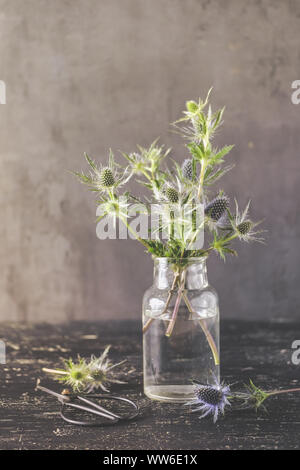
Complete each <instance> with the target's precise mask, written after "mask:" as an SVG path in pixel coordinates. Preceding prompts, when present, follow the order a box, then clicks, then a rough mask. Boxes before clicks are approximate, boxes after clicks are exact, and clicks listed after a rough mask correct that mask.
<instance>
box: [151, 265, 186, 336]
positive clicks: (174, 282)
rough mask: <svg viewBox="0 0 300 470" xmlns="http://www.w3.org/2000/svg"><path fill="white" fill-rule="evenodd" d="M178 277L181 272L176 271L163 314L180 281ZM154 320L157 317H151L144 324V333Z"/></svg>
mask: <svg viewBox="0 0 300 470" xmlns="http://www.w3.org/2000/svg"><path fill="white" fill-rule="evenodd" d="M178 278H179V273H178V272H177V273H175V275H174V279H173V283H172V286H171V289H170V290H169V294H168V297H167V300H166V304H165V307H164V309H163V311H162V313H161V315H163V314H164V313H166V311H167V309H168V307H169V303H170V301H171V298H172V294H173V292H174V289H175V286H176V283H177V281H178ZM153 320H155V318H149V320H148V321H147V322H146V323H145V325H144V326H143V333H146V331H147V330H148V328H149V327H150V326H151V324H152V322H153Z"/></svg>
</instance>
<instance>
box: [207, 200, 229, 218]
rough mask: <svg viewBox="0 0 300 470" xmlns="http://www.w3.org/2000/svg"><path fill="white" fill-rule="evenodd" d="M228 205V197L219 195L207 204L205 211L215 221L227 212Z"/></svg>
mask: <svg viewBox="0 0 300 470" xmlns="http://www.w3.org/2000/svg"><path fill="white" fill-rule="evenodd" d="M228 206H229V199H228V197H227V196H218V197H216V198H215V199H213V200H212V201H211V202H209V203H208V204H207V205H206V206H205V209H204V213H205V215H206V216H208V217H210V218H211V219H212V220H213V221H214V222H217V221H218V220H219V219H220V218H221V217H222V215H223V214H224V213H225V211H226V209H227V207H228Z"/></svg>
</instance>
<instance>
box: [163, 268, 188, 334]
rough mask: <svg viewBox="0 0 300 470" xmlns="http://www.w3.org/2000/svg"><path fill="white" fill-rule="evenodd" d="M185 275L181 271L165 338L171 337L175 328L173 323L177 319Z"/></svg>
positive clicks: (184, 272)
mask: <svg viewBox="0 0 300 470" xmlns="http://www.w3.org/2000/svg"><path fill="white" fill-rule="evenodd" d="M185 275H186V271H183V272H182V274H181V283H180V286H179V289H178V294H177V298H176V302H175V306H174V310H173V313H172V318H171V321H170V323H169V326H168V328H167V331H166V336H168V337H170V336H171V334H172V332H173V329H174V326H175V323H176V318H177V314H178V310H179V306H180V302H181V298H182V294H183V292H184V287H185V286H184V285H185Z"/></svg>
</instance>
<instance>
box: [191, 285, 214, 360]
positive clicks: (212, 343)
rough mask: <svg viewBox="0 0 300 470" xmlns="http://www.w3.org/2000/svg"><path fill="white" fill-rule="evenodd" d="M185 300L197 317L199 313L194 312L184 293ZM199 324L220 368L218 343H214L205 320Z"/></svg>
mask: <svg viewBox="0 0 300 470" xmlns="http://www.w3.org/2000/svg"><path fill="white" fill-rule="evenodd" d="M183 299H184V301H185V303H186V306H187V308H188V309H189V311H190V313H192V314H193V315H197V313H196V312H195V311H194V309H193V307H192V305H191V303H190V301H189V299H188V297H187V295H186V293H185V292H184V293H183ZM199 323H200V326H201V328H202V331H203V333H204V334H205V336H206V339H207V341H208V344H209V346H210V349H211V352H212V354H213V357H214V361H215V365H216V366H218V365H220V358H219V353H218V349H217V346H216V343H215V342H214V339H213V337H212V335H211V333H210V331H209V330H208V328H207V326H206V324H205V320H199Z"/></svg>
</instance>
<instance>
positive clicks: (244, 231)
mask: <svg viewBox="0 0 300 470" xmlns="http://www.w3.org/2000/svg"><path fill="white" fill-rule="evenodd" d="M235 207H236V211H235V216H234V217H233V218H232V226H233V229H234V230H235V233H236V234H237V236H238V238H239V239H240V240H244V241H246V242H249V241H258V242H263V241H264V239H263V238H262V237H257V235H258V234H260V233H262V232H264V230H256V231H255V230H254V228H255V227H256V226H257V225H259V224H260V222H252V221H251V220H250V218H249V207H250V201H249V202H248V204H247V206H246V208H245V209H244V211H243V212H240V211H239V207H238V203H237V201H235Z"/></svg>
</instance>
